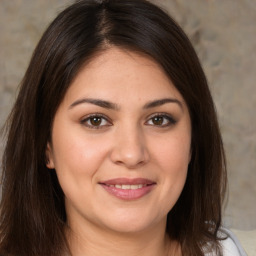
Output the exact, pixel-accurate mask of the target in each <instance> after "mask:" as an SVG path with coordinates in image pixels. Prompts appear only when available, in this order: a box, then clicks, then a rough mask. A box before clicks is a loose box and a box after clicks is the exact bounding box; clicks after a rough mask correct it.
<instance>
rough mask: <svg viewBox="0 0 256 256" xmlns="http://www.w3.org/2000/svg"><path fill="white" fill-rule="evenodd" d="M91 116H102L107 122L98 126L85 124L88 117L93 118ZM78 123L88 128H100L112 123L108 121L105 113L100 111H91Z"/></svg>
mask: <svg viewBox="0 0 256 256" xmlns="http://www.w3.org/2000/svg"><path fill="white" fill-rule="evenodd" d="M93 117H98V118H102V119H104V120H106V121H107V122H108V123H109V124H107V125H99V126H94V125H89V124H87V123H86V122H87V121H89V120H90V118H93ZM80 124H82V125H84V126H86V127H88V128H90V129H102V128H104V127H108V126H111V125H113V123H112V122H111V121H110V119H109V118H108V117H107V116H106V115H104V114H101V113H93V114H89V115H86V116H84V117H83V118H82V119H81V120H80Z"/></svg>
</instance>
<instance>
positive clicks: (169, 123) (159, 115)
mask: <svg viewBox="0 0 256 256" xmlns="http://www.w3.org/2000/svg"><path fill="white" fill-rule="evenodd" d="M153 118H163V119H164V121H163V122H167V123H165V124H164V125H162V124H161V125H156V124H148V125H151V126H156V127H159V128H164V127H169V126H172V125H174V124H176V123H177V120H176V119H174V118H173V117H172V116H171V115H169V114H166V113H156V114H154V115H152V116H150V118H149V119H148V121H147V122H146V124H147V123H148V122H149V121H150V120H151V121H152V120H153Z"/></svg>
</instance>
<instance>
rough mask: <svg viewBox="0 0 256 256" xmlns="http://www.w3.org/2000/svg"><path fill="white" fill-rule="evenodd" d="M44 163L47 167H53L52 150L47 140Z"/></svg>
mask: <svg viewBox="0 0 256 256" xmlns="http://www.w3.org/2000/svg"><path fill="white" fill-rule="evenodd" d="M45 164H46V167H47V168H48V169H54V168H55V165H54V161H53V150H52V146H51V144H50V143H49V142H48V143H47V146H46V151H45Z"/></svg>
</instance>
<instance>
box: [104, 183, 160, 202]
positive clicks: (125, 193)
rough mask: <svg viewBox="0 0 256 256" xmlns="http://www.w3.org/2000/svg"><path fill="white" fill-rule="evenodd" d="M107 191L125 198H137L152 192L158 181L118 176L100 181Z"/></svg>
mask: <svg viewBox="0 0 256 256" xmlns="http://www.w3.org/2000/svg"><path fill="white" fill-rule="evenodd" d="M99 185H101V186H102V187H103V188H104V189H105V191H106V192H108V193H109V194H111V195H112V196H115V197H117V198H119V199H123V200H136V199H139V198H141V197H143V196H145V195H147V194H148V193H150V192H151V191H152V190H153V188H154V187H155V185H156V182H154V181H152V180H149V179H144V178H136V179H127V178H117V179H112V180H107V181H102V182H100V183H99Z"/></svg>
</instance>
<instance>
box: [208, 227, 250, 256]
mask: <svg viewBox="0 0 256 256" xmlns="http://www.w3.org/2000/svg"><path fill="white" fill-rule="evenodd" d="M220 232H221V235H222V234H223V235H224V236H227V239H225V240H222V241H220V243H221V245H222V249H223V256H247V254H246V252H245V251H244V249H243V247H242V246H241V244H240V242H239V241H238V239H237V238H236V236H235V235H234V234H233V233H232V232H231V231H230V230H228V229H225V228H221V231H220ZM205 256H216V255H215V254H213V253H206V254H205Z"/></svg>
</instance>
